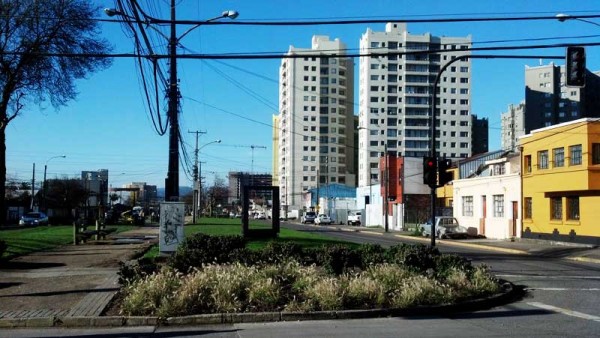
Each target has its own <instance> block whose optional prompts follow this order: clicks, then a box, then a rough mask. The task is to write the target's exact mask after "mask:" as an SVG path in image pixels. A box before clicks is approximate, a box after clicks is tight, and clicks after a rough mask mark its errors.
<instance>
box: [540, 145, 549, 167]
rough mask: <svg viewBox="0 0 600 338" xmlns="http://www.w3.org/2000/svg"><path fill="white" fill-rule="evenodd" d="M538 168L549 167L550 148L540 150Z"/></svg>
mask: <svg viewBox="0 0 600 338" xmlns="http://www.w3.org/2000/svg"><path fill="white" fill-rule="evenodd" d="M538 169H548V150H542V151H538Z"/></svg>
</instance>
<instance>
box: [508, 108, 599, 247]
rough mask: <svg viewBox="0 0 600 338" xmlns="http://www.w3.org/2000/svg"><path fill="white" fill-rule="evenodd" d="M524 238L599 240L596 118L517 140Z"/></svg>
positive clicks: (578, 240)
mask: <svg viewBox="0 0 600 338" xmlns="http://www.w3.org/2000/svg"><path fill="white" fill-rule="evenodd" d="M519 145H520V147H521V156H522V157H521V160H522V166H521V170H522V177H523V181H522V187H523V188H522V197H523V198H522V205H523V234H522V236H523V238H535V239H546V240H556V241H562V242H577V243H589V244H596V245H598V244H600V119H598V118H593V119H592V118H584V119H579V120H575V121H570V122H565V123H561V124H558V125H554V126H550V127H546V128H542V129H537V130H533V131H532V132H531V133H530V134H527V135H524V136H522V137H521V138H520V139H519Z"/></svg>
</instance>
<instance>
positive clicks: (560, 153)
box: [552, 147, 565, 168]
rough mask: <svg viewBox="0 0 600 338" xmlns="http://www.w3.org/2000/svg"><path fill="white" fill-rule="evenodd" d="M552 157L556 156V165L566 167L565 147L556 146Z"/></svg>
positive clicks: (556, 166)
mask: <svg viewBox="0 0 600 338" xmlns="http://www.w3.org/2000/svg"><path fill="white" fill-rule="evenodd" d="M552 153H553V154H552V157H553V158H554V167H555V168H558V167H564V166H565V148H562V147H561V148H554V149H553V150H552Z"/></svg>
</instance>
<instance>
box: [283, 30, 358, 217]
mask: <svg viewBox="0 0 600 338" xmlns="http://www.w3.org/2000/svg"><path fill="white" fill-rule="evenodd" d="M344 54H346V45H345V44H344V43H343V42H341V41H340V40H339V39H335V40H333V41H332V40H329V37H327V36H313V38H312V46H311V48H296V47H293V46H291V47H290V48H289V51H288V53H287V55H288V57H287V58H284V59H283V60H282V62H281V67H280V70H279V115H278V118H277V120H275V121H276V122H277V123H278V125H277V127H278V132H279V133H278V137H277V142H278V147H277V148H278V151H277V154H276V155H277V157H276V158H275V161H276V163H277V169H276V171H275V172H277V173H278V178H277V179H276V180H275V181H276V182H278V184H279V187H280V194H281V196H280V200H281V204H282V205H287V206H288V210H294V209H301V208H302V205H303V204H302V193H303V192H306V191H308V190H310V189H313V188H317V187H318V186H319V185H326V184H330V183H339V184H344V185H350V186H354V182H355V179H356V178H355V168H354V151H353V147H354V126H353V124H354V121H353V116H354V110H353V106H352V105H353V102H354V62H353V60H352V59H351V58H346V57H343V55H344ZM332 55H336V56H335V57H333V56H332ZM321 56H322V57H321Z"/></svg>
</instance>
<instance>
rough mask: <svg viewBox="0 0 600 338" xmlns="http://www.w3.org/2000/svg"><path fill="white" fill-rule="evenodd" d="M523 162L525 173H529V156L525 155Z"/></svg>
mask: <svg viewBox="0 0 600 338" xmlns="http://www.w3.org/2000/svg"><path fill="white" fill-rule="evenodd" d="M524 162H525V172H526V173H531V155H526V156H525V160H524Z"/></svg>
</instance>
